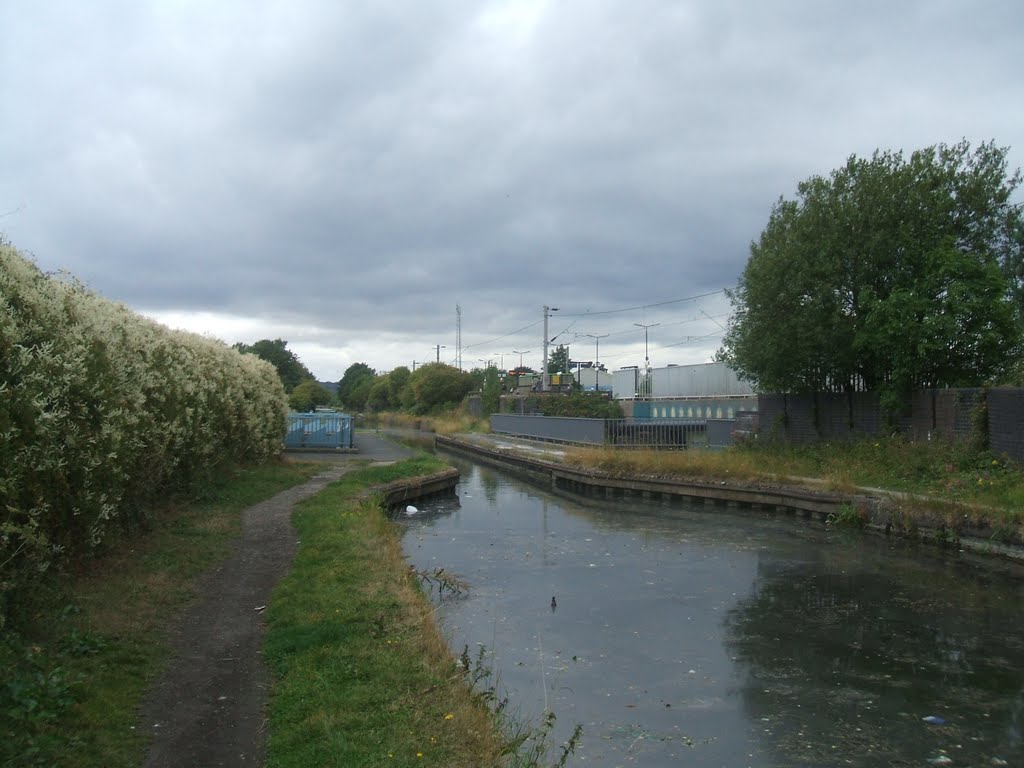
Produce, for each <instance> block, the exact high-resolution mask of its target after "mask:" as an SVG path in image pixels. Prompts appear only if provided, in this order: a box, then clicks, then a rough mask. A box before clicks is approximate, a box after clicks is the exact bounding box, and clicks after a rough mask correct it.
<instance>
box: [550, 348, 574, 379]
mask: <svg viewBox="0 0 1024 768" xmlns="http://www.w3.org/2000/svg"><path fill="white" fill-rule="evenodd" d="M569 366H570V363H569V348H568V347H567V346H565V345H564V344H559V345H558V347H557V348H556V349H555V351H554V352H552V353H551V356H550V357H549V358H548V373H568V372H569V371H570V367H569Z"/></svg>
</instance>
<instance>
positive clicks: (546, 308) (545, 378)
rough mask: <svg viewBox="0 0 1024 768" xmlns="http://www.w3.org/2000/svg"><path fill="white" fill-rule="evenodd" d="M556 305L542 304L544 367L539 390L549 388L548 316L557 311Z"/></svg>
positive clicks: (545, 390)
mask: <svg viewBox="0 0 1024 768" xmlns="http://www.w3.org/2000/svg"><path fill="white" fill-rule="evenodd" d="M557 311H558V307H549V306H548V305H547V304H545V305H544V369H543V370H542V371H541V375H540V377H541V379H540V380H541V390H542V391H544V392H547V391H548V389H550V383H549V382H550V381H551V378H550V374H548V343H549V342H548V318H549V317H551V313H552V312H557Z"/></svg>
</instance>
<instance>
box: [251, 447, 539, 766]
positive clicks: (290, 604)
mask: <svg viewBox="0 0 1024 768" xmlns="http://www.w3.org/2000/svg"><path fill="white" fill-rule="evenodd" d="M446 466H447V465H445V464H444V463H442V462H441V461H439V460H437V459H435V458H432V457H429V456H421V457H418V458H415V459H411V460H408V461H405V462H402V463H400V464H396V465H392V466H388V467H375V468H369V469H365V470H362V471H360V472H357V473H352V474H350V475H347V476H346V477H344V478H343V479H342V480H341V481H339V482H338V483H335V484H334V485H332V486H331V487H330V488H328V489H327V490H325V491H324V492H322V493H320V494H318V495H317V496H316V497H314V498H312V499H309V500H307V501H306V502H304V503H302V504H301V505H300V506H299V508H298V509H297V511H296V514H295V517H294V521H295V525H296V528H297V529H298V534H299V538H300V541H301V542H302V543H301V545H300V548H299V552H298V554H297V556H296V559H295V564H294V568H293V570H292V572H291V573H290V574H289V575H288V576H287V577H286V578H285V579H284V580H283V581H282V582H281V583H280V584H279V585H278V587H277V589H276V591H275V593H274V596H273V598H272V600H271V603H270V606H269V608H268V610H267V616H268V621H269V624H270V631H269V634H268V637H267V644H266V654H267V660H268V662H269V664H270V666H271V669H272V671H273V673H274V675H275V677H276V679H277V682H276V684H275V687H274V692H273V695H272V702H271V716H270V723H269V744H268V749H269V765H270V766H274V767H275V768H292V767H293V766H294V767H295V768H300V767H301V768H304V767H305V766H310V765H317V766H373V765H381V766H428V765H434V766H452V767H457V766H473V767H477V766H492V765H499V764H508V765H515V766H534V765H537V764H539V761H540V760H542V759H544V755H543V752H544V750H543V748H542V747H543V744H542V742H543V737H544V735H545V730H544V729H543V728H539V729H535V730H533V731H532V732H531V733H530V736H531V739H530V740H529V741H526V742H522V743H518V744H517V740H516V738H515V737H512V736H509V734H508V733H501V732H499V730H500V726H502V725H506V726H507V725H508V723H501V722H500V721H501V718H500V717H499V718H498V721H499V722H498V723H497V725H496V722H495V717H494V716H493V715H492V714H491V712H490V710H489V709H488V697H489V692H487V691H483V692H480V691H478V692H474V691H473V690H472V683H473V677H475V676H476V675H475V674H474V670H473V669H467V666H466V665H465V664H462V665H461V666H460V664H458V663H456V661H455V660H454V659H453V657H452V654H451V651H450V649H449V648H448V646H447V643H446V641H445V638H444V637H443V635H442V634H441V633H440V631H439V630H438V629H437V626H436V624H435V622H434V621H433V620H432V615H433V613H434V610H433V608H432V606H431V603H430V601H429V600H428V599H427V597H426V595H425V594H424V593H423V591H422V589H421V588H420V585H419V581H418V577H417V575H416V574H415V573H413V572H411V571H410V569H409V566H408V564H407V563H406V561H405V559H404V557H403V554H402V549H401V543H400V540H399V537H398V534H397V531H396V529H395V528H394V525H393V524H392V523H391V522H390V521H388V520H387V519H386V517H385V515H384V513H383V511H382V510H381V508H380V506H379V504H378V503H377V501H375V499H374V498H373V497H368V496H367V491H368V490H369V489H371V488H373V487H374V486H379V485H381V484H384V483H388V482H392V481H395V480H399V479H401V478H407V477H413V476H417V475H424V474H429V473H431V472H435V471H438V470H440V469H443V468H445V467H446ZM469 666H470V667H472V665H469ZM490 693H493V691H492V692H490ZM519 735H520V737H522V736H525V735H526V734H525V732H524V731H523V730H520V732H519ZM503 760H504V761H505V763H503V762H502V761H503Z"/></svg>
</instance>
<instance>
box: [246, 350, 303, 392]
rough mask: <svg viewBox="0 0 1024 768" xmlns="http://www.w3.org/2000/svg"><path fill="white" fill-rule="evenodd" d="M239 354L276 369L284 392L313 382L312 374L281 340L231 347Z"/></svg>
mask: <svg viewBox="0 0 1024 768" xmlns="http://www.w3.org/2000/svg"><path fill="white" fill-rule="evenodd" d="M233 349H237V350H238V351H239V352H242V353H247V354H251V355H256V356H257V357H259V358H260V359H262V360H266V361H267V362H268V363H270V364H271V365H273V366H274V367H275V368H276V369H277V375H278V376H280V377H281V383H282V384H284V391H285V392H288V393H290V392H291V391H292V390H293V389H295V387H296V386H298V385H299V384H300V383H302V382H303V381H308V380H315V379H316V377H315V376H313V374H312V372H311V371H310V370H309V369H308V368H307V367H306V366H305V365H303V363H302V361H301V360H299V357H298V355H296V354H295V353H294V352H292V351H291V350H290V349H288V342H287V341H284V340H283V339H260V340H259V341H257V342H256V343H255V344H242V343H238V344H235V345H234V346H233Z"/></svg>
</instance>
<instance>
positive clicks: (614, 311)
mask: <svg viewBox="0 0 1024 768" xmlns="http://www.w3.org/2000/svg"><path fill="white" fill-rule="evenodd" d="M725 291H726V289H725V288H719V289H718V290H715V291H708V292H707V293H700V294H697V295H695V296H684V297H683V298H681V299H669V300H668V301H658V302H654V303H653V304H642V305H640V306H636V307H625V308H623V309H605V310H600V311H598V312H590V311H587V312H579V313H573V312H560V313H559V315H560V316H561V317H577V318H579V317H597V316H600V315H614V314H618V313H622V312H636V311H638V310H642V309H652V308H654V307H666V306H669V305H671V304H681V303H683V302H686V301H697V300H698V299H706V298H708V297H709V296H717V295H719V294H721V293H725ZM727 316H728V315H716V317H727ZM541 322H542V320H537V321H535V322H533V323H530V324H529V325H524V326H523V327H522V328H519V329H518V330H515V331H510V332H509V333H505V334H502V335H501V336H496V337H494V338H492V339H489V340H488V341H479V342H477V343H475V344H466V345H465V346H463V347H462V348H463V349H473V348H475V347H483V346H487V345H490V344H493V343H494V342H496V341H501V340H502V339H507V338H509V337H510V336H515V335H516V334H520V333H523V332H524V331H528V330H530V329H531V328H533V327H535V326H537V325H539V324H540V323H541ZM678 322H682V323H686V322H693V321H691V320H681V321H678ZM575 323H576V321H575V320H574V321H573V322H572V323H570V324H569V325H568V326H566V328H565V329H564V330H563V331H561V332H560V333H558V334H557V335H555V337H554V339H557V338H558V337H559V336H561V335H562V334H564V333H566V331H568V330H569V329H570V328H572V326H573V325H575ZM676 324H677V323H663V325H666V326H667V325H676ZM622 333H636V331H617V332H614V333H612V334H611V335H613V336H617V335H620V334H622ZM575 335H576V336H580V335H583V336H585V335H587V334H579V333H577V334H575ZM554 339H552V341H554Z"/></svg>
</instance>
